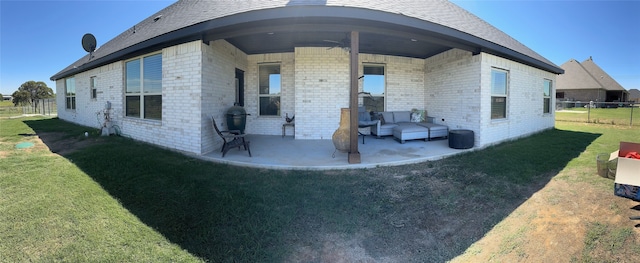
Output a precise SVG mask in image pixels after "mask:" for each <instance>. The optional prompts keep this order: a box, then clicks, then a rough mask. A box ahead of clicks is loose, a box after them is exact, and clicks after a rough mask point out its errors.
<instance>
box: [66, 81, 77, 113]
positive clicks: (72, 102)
mask: <svg viewBox="0 0 640 263" xmlns="http://www.w3.org/2000/svg"><path fill="white" fill-rule="evenodd" d="M64 89H65V91H64V97H65V99H66V103H65V105H66V107H67V109H68V110H75V109H76V79H75V78H73V77H71V78H68V79H66V80H65V85H64Z"/></svg>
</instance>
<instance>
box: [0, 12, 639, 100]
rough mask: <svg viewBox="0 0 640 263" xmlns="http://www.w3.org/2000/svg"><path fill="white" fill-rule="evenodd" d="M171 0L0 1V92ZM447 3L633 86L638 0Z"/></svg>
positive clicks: (543, 50)
mask: <svg viewBox="0 0 640 263" xmlns="http://www.w3.org/2000/svg"><path fill="white" fill-rule="evenodd" d="M172 2H173V1H160V0H146V1H144V0H137V1H132V0H110V1H94V0H84V1H79V0H75V1H56V0H50V1H28V0H27V1H23V0H20V1H8V0H0V93H2V94H11V93H13V92H14V91H15V90H17V89H18V87H19V86H20V85H21V84H22V83H24V82H26V81H29V80H35V81H44V82H45V83H47V85H48V86H49V87H51V88H52V89H54V90H55V83H54V82H52V81H50V80H49V78H50V77H51V76H52V75H54V74H56V73H58V72H59V71H60V70H62V69H63V68H65V67H66V66H68V65H70V64H71V63H73V62H74V61H76V60H78V59H79V58H81V57H82V56H84V55H85V54H86V52H85V51H84V50H83V49H82V45H81V39H82V36H83V35H84V34H85V33H92V34H93V35H95V37H96V39H97V41H98V46H100V45H101V44H103V43H104V42H106V41H108V40H110V39H112V38H113V37H115V36H116V35H118V34H120V33H121V32H123V31H125V30H127V29H128V28H130V27H131V26H133V25H134V24H136V23H138V22H140V21H141V20H143V19H145V18H147V17H149V16H151V15H152V14H154V13H155V12H157V11H160V10H161V9H162V8H164V7H166V6H168V5H170V4H171V3H172ZM453 2H454V3H456V4H457V5H459V6H461V7H462V8H464V9H466V10H468V11H470V12H471V13H473V14H475V15H477V16H478V17H480V18H482V19H484V20H485V21H487V22H489V23H490V24H492V25H493V26H495V27H497V28H498V29H500V30H502V31H504V32H505V33H507V34H509V35H511V36H512V37H514V38H515V39H516V40H518V41H520V42H521V43H523V44H524V45H526V46H528V47H529V48H531V49H533V50H534V51H536V52H538V53H539V54H541V55H542V56H544V57H546V58H547V59H549V60H551V61H552V62H553V63H555V64H556V65H558V66H560V65H562V64H563V63H565V62H566V61H568V60H569V59H572V58H573V59H576V60H578V61H580V62H582V61H584V60H586V59H588V58H589V56H592V57H593V60H594V62H595V63H596V64H597V65H599V66H600V67H601V68H602V69H603V70H604V71H605V72H607V73H609V75H611V77H613V78H614V79H615V80H616V81H618V83H620V84H621V85H622V86H623V87H625V88H626V89H633V88H635V89H640V1H579V0H575V1H514V0H511V1H470V0H454V1H453Z"/></svg>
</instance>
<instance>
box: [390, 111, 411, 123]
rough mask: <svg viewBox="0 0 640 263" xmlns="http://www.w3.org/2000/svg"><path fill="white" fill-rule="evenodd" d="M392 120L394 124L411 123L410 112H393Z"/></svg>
mask: <svg viewBox="0 0 640 263" xmlns="http://www.w3.org/2000/svg"><path fill="white" fill-rule="evenodd" d="M393 119H394V121H395V122H396V123H398V122H411V112H410V111H394V112H393Z"/></svg>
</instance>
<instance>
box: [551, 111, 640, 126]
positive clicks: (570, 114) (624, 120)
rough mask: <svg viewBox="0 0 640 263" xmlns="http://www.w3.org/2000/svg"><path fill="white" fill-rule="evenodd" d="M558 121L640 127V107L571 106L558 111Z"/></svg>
mask: <svg viewBox="0 0 640 263" xmlns="http://www.w3.org/2000/svg"><path fill="white" fill-rule="evenodd" d="M556 120H557V121H568V122H590V123H600V124H613V125H629V124H630V123H631V122H633V123H632V124H633V126H635V127H640V108H638V107H634V108H615V109H608V108H592V109H587V108H569V109H567V110H566V111H556Z"/></svg>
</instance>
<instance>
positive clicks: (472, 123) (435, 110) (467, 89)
mask: <svg viewBox="0 0 640 263" xmlns="http://www.w3.org/2000/svg"><path fill="white" fill-rule="evenodd" d="M424 74H425V87H426V89H425V93H426V94H425V102H424V103H425V108H426V109H427V114H428V115H429V116H431V117H434V122H435V123H438V124H442V125H447V126H449V129H468V130H473V131H475V133H476V134H475V135H476V141H477V139H478V136H479V134H480V133H479V131H480V118H481V116H480V96H481V94H480V90H481V86H480V80H479V77H480V59H479V57H478V56H472V54H471V53H470V52H466V51H463V50H459V49H452V50H449V51H446V52H443V53H440V54H438V55H436V56H433V57H430V58H428V59H426V60H425V73H424Z"/></svg>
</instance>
